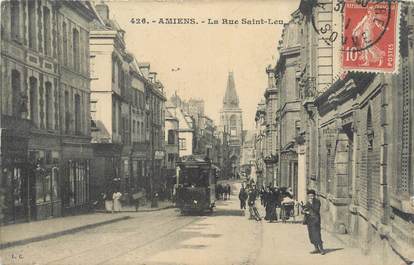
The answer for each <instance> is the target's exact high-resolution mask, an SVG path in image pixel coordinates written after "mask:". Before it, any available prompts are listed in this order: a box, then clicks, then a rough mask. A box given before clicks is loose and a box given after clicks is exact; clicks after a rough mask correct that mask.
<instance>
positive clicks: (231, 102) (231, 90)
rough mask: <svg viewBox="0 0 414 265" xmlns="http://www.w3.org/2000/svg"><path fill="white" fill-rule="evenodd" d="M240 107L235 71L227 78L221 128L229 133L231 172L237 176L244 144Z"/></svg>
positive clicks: (221, 113) (231, 175) (233, 175)
mask: <svg viewBox="0 0 414 265" xmlns="http://www.w3.org/2000/svg"><path fill="white" fill-rule="evenodd" d="M242 114H243V113H242V110H241V108H240V107H239V97H238V96H237V92H236V85H235V82H234V75H233V72H230V73H229V75H228V79H227V87H226V92H225V95H224V98H223V108H222V109H221V111H220V130H222V131H223V132H225V133H227V134H229V149H230V154H229V157H230V164H231V174H230V176H229V177H234V178H235V177H237V176H238V174H239V172H240V158H241V148H242V145H243V115H242Z"/></svg>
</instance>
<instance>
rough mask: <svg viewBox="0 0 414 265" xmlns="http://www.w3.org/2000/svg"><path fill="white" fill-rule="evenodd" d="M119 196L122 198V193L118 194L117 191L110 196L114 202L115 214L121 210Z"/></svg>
mask: <svg viewBox="0 0 414 265" xmlns="http://www.w3.org/2000/svg"><path fill="white" fill-rule="evenodd" d="M121 196H122V193H120V192H119V191H117V192H115V193H114V195H112V199H113V200H114V211H115V212H120V211H121V208H122V205H121Z"/></svg>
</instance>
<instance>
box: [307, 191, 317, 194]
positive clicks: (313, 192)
mask: <svg viewBox="0 0 414 265" xmlns="http://www.w3.org/2000/svg"><path fill="white" fill-rule="evenodd" d="M306 194H313V195H316V192H315V190H308V191H307V192H306Z"/></svg>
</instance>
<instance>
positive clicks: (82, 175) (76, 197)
mask: <svg viewBox="0 0 414 265" xmlns="http://www.w3.org/2000/svg"><path fill="white" fill-rule="evenodd" d="M89 172H90V171H89V161H88V160H83V161H69V162H68V164H67V167H66V177H65V179H64V181H65V184H64V185H63V187H64V190H62V191H63V192H64V194H62V200H63V205H64V206H65V207H74V206H76V205H83V204H85V203H87V202H88V201H89Z"/></svg>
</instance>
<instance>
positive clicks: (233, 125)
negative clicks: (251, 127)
mask: <svg viewBox="0 0 414 265" xmlns="http://www.w3.org/2000/svg"><path fill="white" fill-rule="evenodd" d="M230 135H231V136H237V117H236V115H234V114H233V115H231V116H230Z"/></svg>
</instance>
